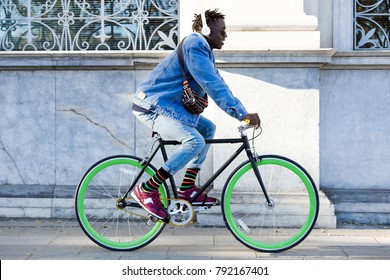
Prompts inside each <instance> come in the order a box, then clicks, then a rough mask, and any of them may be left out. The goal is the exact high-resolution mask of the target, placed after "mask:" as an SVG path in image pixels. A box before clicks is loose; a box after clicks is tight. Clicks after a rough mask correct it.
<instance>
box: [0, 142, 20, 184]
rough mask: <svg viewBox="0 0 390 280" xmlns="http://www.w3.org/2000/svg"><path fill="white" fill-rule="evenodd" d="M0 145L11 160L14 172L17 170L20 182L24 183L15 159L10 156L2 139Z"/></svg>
mask: <svg viewBox="0 0 390 280" xmlns="http://www.w3.org/2000/svg"><path fill="white" fill-rule="evenodd" d="M0 147H1V149H2V150H3V151H4V153H5V154H6V155H7V156H8V158H9V159H10V160H11V162H12V164H13V165H14V167H15V169H16V172H18V174H19V177H20V179H21V180H22V183H23V184H24V185H25V184H26V182H25V181H24V179H23V176H22V173H21V172H20V170H19V167H18V165H17V164H16V161H15V159H14V158H13V157H12V155H11V154H10V152H9V151H8V150H7V148H6V147H5V146H4V144H3V141H2V140H1V139H0Z"/></svg>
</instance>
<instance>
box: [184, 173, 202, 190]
mask: <svg viewBox="0 0 390 280" xmlns="http://www.w3.org/2000/svg"><path fill="white" fill-rule="evenodd" d="M199 170H200V169H199V168H187V170H186V173H185V174H184V178H183V182H182V183H181V187H180V190H182V191H184V190H188V189H189V188H191V187H192V186H194V185H195V181H196V176H197V175H198V172H199Z"/></svg>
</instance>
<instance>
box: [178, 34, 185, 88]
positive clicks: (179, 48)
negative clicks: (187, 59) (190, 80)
mask: <svg viewBox="0 0 390 280" xmlns="http://www.w3.org/2000/svg"><path fill="white" fill-rule="evenodd" d="M185 39H186V38H184V39H183V40H182V41H181V42H180V44H179V46H178V47H177V55H178V56H179V63H180V69H181V73H182V74H183V81H187V76H186V74H185V73H184V59H183V42H184V40H185Z"/></svg>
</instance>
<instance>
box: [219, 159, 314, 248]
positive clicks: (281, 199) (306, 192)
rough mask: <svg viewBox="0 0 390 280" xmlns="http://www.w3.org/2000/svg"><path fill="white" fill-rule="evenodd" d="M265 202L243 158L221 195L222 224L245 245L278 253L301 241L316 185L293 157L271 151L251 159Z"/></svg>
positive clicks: (306, 230) (309, 227)
mask: <svg viewBox="0 0 390 280" xmlns="http://www.w3.org/2000/svg"><path fill="white" fill-rule="evenodd" d="M256 165H257V167H258V169H259V171H260V174H261V177H262V180H263V182H264V185H265V188H266V190H267V193H268V196H269V198H270V202H271V203H267V201H266V198H265V196H264V194H263V191H262V189H261V186H260V184H259V183H258V181H257V179H256V177H255V174H254V172H253V169H252V166H251V164H250V162H249V161H247V162H244V163H243V164H242V165H240V166H239V167H237V168H236V170H234V171H233V173H232V174H231V175H230V177H229V178H228V180H227V182H226V185H225V187H224V191H223V194H222V212H223V215H224V220H225V223H226V226H227V227H228V229H229V230H230V231H231V233H232V234H233V235H234V236H235V238H236V239H237V240H238V241H240V242H241V243H242V244H244V245H245V246H247V247H249V248H251V249H253V250H256V251H261V252H281V251H284V250H288V249H290V248H292V247H294V246H296V245H298V244H299V243H300V242H302V241H303V240H304V239H305V238H306V237H307V235H308V234H309V233H310V232H311V230H312V229H313V227H314V225H315V223H316V220H317V217H318V211H319V199H318V192H317V189H316V186H315V184H314V182H313V180H312V178H311V177H310V175H309V174H308V173H307V172H306V171H305V170H304V169H303V168H302V167H301V166H300V165H298V164H297V163H295V162H294V161H292V160H290V159H288V158H285V157H281V156H275V155H266V156H261V157H260V158H259V160H258V161H257V163H256Z"/></svg>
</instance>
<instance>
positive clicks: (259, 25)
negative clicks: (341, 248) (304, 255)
mask: <svg viewBox="0 0 390 280" xmlns="http://www.w3.org/2000/svg"><path fill="white" fill-rule="evenodd" d="M389 2H390V1H385V0H367V1H363V0H348V1H345V0H321V1H320V0H288V1H287V0H274V1H272V3H270V2H269V1H265V0H256V1H255V0H244V1H243V2H242V3H241V2H240V4H238V3H237V2H236V1H232V0H228V1H215V0H213V1H210V0H209V1H206V0H192V1H191V0H182V1H152V0H149V1H134V0H128V1H126V0H113V1H85V0H63V1H44V0H42V1H33V0H24V1H9V0H0V10H1V12H0V19H1V31H0V44H1V45H0V104H1V108H2V112H1V114H0V163H1V164H0V189H1V190H2V191H0V193H1V194H2V195H1V196H2V197H0V207H1V209H2V210H1V212H0V215H1V216H5V217H10V216H13V217H43V218H50V217H65V218H66V217H72V216H73V202H72V200H71V197H72V195H73V192H74V188H75V186H76V185H77V183H78V180H79V179H80V178H81V176H82V175H83V173H84V172H85V171H86V169H87V168H88V167H89V166H90V165H91V164H92V163H94V162H95V161H97V160H99V159H100V158H102V157H105V156H108V155H112V154H123V153H129V154H136V155H138V156H141V157H142V156H145V155H146V154H147V153H148V150H149V145H145V141H146V142H148V143H151V142H152V139H150V138H149V131H148V130H147V129H146V128H145V127H143V126H142V125H140V124H139V123H137V122H136V120H135V119H134V117H133V116H132V114H131V112H130V109H129V108H130V103H131V95H132V94H133V93H134V92H135V91H136V88H137V86H138V84H139V83H140V81H142V79H143V78H144V77H145V76H146V75H147V74H148V72H149V71H150V70H151V69H152V68H153V67H154V66H155V65H156V63H158V61H159V60H160V59H162V58H163V57H164V56H165V55H166V54H167V53H168V52H169V51H170V50H171V49H173V48H174V47H175V46H176V45H177V44H178V42H179V41H180V40H181V39H182V38H183V37H184V36H186V35H187V34H188V33H190V32H191V24H192V19H193V14H194V13H198V12H200V11H204V10H205V9H214V8H219V10H220V11H221V12H222V13H224V14H226V24H227V29H228V38H227V41H226V44H225V46H224V49H223V50H221V51H216V56H217V59H218V63H217V64H218V67H219V69H220V70H221V73H222V75H223V77H224V79H225V80H226V81H227V83H228V84H229V86H230V87H231V89H232V91H233V92H234V94H235V95H236V96H237V97H238V98H240V99H241V100H242V102H243V103H244V104H245V105H246V106H247V108H248V110H249V111H254V112H255V111H256V112H258V113H259V115H260V117H261V119H262V126H263V134H262V135H261V137H260V138H258V139H257V140H256V141H257V142H256V146H257V150H258V152H259V153H272V154H282V155H285V156H287V157H290V158H292V159H295V160H296V161H298V162H299V163H301V164H302V165H303V166H304V167H305V168H306V169H307V170H308V171H309V173H310V174H311V175H312V176H313V178H314V180H315V182H316V184H317V186H318V188H319V190H320V192H321V212H320V218H319V223H318V225H319V226H324V227H336V226H337V222H338V223H339V224H343V223H348V224H363V225H371V224H375V225H378V224H379V225H386V224H390V215H389V214H388V213H390V206H389V205H390V204H389V202H390V174H389V172H387V170H389V169H390V149H388V143H389V141H388V140H390V139H389V135H390V133H389V132H390V131H389V130H390V128H389V126H388V123H389V121H390V114H389V113H388V110H387V106H388V104H389V101H390V100H389V99H390V94H389V89H390V84H389V83H390V82H389V79H388V78H387V77H388V75H389V74H390V72H389V70H390V53H389V43H388V36H389V30H388V29H389V26H390V23H389V20H388V18H389V16H390V15H389V8H390V3H389ZM38 30H39V32H38ZM206 114H207V116H208V117H210V118H211V119H213V120H214V122H215V123H217V124H218V130H217V137H234V136H236V134H235V133H236V132H235V131H236V127H237V125H238V123H236V122H234V121H232V120H231V118H230V117H229V116H227V115H225V114H223V113H222V112H221V111H220V109H218V108H216V106H214V105H213V104H211V106H210V108H209V109H208V110H207V112H206ZM140 139H146V140H143V141H142V142H140ZM230 149H234V148H230V147H226V146H223V147H214V148H213V149H212V150H211V152H210V156H209V158H208V160H207V162H206V163H205V167H204V168H203V172H202V173H203V175H202V176H201V178H200V180H201V181H202V180H203V178H204V177H207V176H208V175H209V174H210V173H211V172H212V171H213V170H215V169H216V168H217V167H218V164H219V162H220V161H221V160H222V159H223V157H224V155H225V154H228V153H227V151H228V150H230ZM180 175H181V174H178V175H177V176H180ZM225 179H226V176H225V177H222V178H221V179H220V180H219V181H217V182H216V184H214V190H213V191H214V192H216V193H218V192H220V191H221V188H222V186H223V182H224V180H225ZM21 197H22V198H24V199H21ZM38 198H39V199H38ZM219 214H220V213H219V212H218V211H215V212H213V213H207V214H204V215H199V216H198V221H199V222H200V223H204V224H210V225H217V224H219V223H222V218H221V217H220V215H219Z"/></svg>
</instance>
